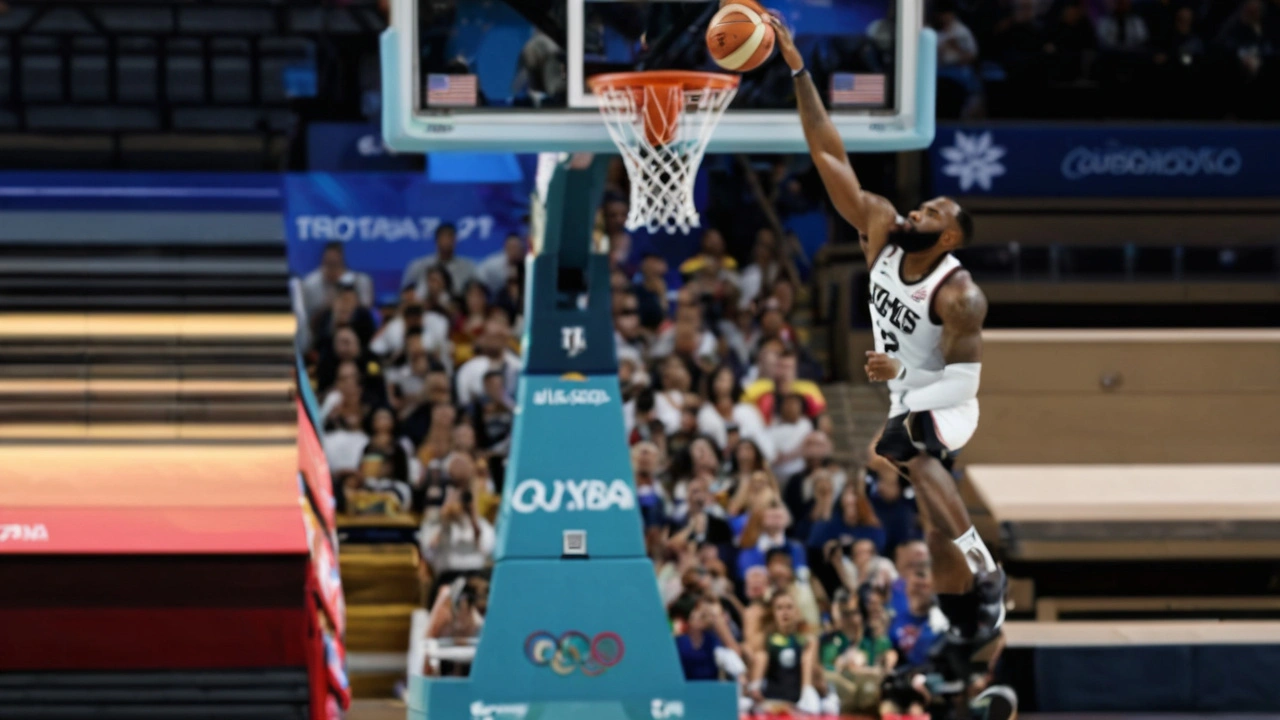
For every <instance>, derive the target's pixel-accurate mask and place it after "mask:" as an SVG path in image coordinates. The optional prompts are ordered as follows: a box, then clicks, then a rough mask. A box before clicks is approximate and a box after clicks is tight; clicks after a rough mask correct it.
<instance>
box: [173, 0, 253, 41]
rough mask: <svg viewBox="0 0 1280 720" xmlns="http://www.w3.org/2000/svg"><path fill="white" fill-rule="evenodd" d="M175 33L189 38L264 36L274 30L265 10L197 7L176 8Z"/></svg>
mask: <svg viewBox="0 0 1280 720" xmlns="http://www.w3.org/2000/svg"><path fill="white" fill-rule="evenodd" d="M178 30H179V31H180V32H183V33H187V34H192V35H229V34H232V33H235V34H244V35H267V34H270V33H272V32H274V31H275V20H274V18H273V17H272V13H271V10H269V9H267V8H265V7H262V8H254V7H210V6H207V5H204V6H202V5H197V6H194V7H182V8H179V9H178Z"/></svg>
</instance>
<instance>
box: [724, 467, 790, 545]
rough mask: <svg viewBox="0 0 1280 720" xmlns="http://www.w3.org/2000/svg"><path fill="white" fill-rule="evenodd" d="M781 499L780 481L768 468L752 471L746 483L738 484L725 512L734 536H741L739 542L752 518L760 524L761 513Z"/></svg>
mask: <svg viewBox="0 0 1280 720" xmlns="http://www.w3.org/2000/svg"><path fill="white" fill-rule="evenodd" d="M781 499H782V496H781V494H780V493H779V492H778V481H777V479H776V478H775V477H774V475H773V472H772V471H771V470H769V469H768V468H765V469H764V470H757V471H756V472H753V473H751V477H749V478H748V479H747V481H746V482H745V483H739V484H738V489H737V491H736V492H735V493H734V495H733V497H732V498H730V499H729V504H728V505H727V506H726V508H725V513H726V514H727V515H728V516H729V527H731V528H732V529H733V532H734V536H735V537H737V538H739V542H741V539H742V535H743V533H745V532H746V529H747V525H748V524H750V523H751V520H752V519H753V518H755V519H756V520H757V522H756V524H757V525H758V522H759V516H760V515H759V514H760V513H762V512H764V510H765V508H767V507H769V506H770V505H772V504H775V503H779V502H780V501H781Z"/></svg>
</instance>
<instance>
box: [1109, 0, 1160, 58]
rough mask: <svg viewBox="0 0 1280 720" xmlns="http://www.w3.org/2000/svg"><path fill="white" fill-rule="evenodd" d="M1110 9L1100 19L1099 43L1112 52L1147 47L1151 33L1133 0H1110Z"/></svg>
mask: <svg viewBox="0 0 1280 720" xmlns="http://www.w3.org/2000/svg"><path fill="white" fill-rule="evenodd" d="M1108 4H1109V6H1110V10H1109V12H1107V14H1106V15H1103V16H1102V17H1101V18H1099V19H1098V25H1097V29H1098V45H1099V46H1100V47H1101V48H1102V49H1103V50H1109V51H1112V52H1127V53H1135V52H1142V51H1145V50H1146V49H1147V43H1148V41H1149V40H1150V36H1151V34H1150V33H1149V32H1148V31H1147V23H1146V22H1145V21H1144V20H1143V19H1142V16H1141V15H1138V14H1137V13H1135V12H1133V3H1132V2H1131V0H1110V1H1109V3H1108Z"/></svg>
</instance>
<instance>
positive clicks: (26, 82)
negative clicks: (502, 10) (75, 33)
mask: <svg viewBox="0 0 1280 720" xmlns="http://www.w3.org/2000/svg"><path fill="white" fill-rule="evenodd" d="M21 45H22V59H21V60H20V62H21V63H22V97H23V100H25V101H27V102H35V103H40V102H62V100H63V87H62V70H63V67H62V55H61V53H60V51H59V47H58V40H57V39H56V38H51V37H46V36H39V35H36V36H27V37H24V38H22V44H21Z"/></svg>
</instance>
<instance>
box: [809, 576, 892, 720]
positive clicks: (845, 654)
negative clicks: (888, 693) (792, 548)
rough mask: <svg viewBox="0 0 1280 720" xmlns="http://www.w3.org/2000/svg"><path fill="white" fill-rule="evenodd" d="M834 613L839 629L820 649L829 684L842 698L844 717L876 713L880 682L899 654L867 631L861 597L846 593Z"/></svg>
mask: <svg viewBox="0 0 1280 720" xmlns="http://www.w3.org/2000/svg"><path fill="white" fill-rule="evenodd" d="M831 614H832V620H833V622H834V623H835V629H833V630H831V631H830V632H828V633H826V634H825V635H823V636H822V638H821V639H820V640H819V649H818V662H819V664H821V666H822V670H823V673H824V675H825V676H826V680H827V683H828V684H829V685H830V686H831V687H832V688H834V689H835V692H836V694H837V696H839V698H840V712H841V713H842V714H846V715H863V714H874V713H875V711H876V708H877V707H878V706H879V704H880V683H881V681H883V680H884V676H885V672H886V671H887V670H890V669H892V668H893V666H894V664H896V661H897V654H896V653H895V652H894V650H893V645H892V644H891V643H890V642H889V638H888V637H887V636H885V635H883V634H881V635H878V636H877V635H872V634H871V633H869V632H867V631H866V630H865V627H864V626H865V620H864V617H863V612H862V608H861V607H860V606H859V603H858V596H857V595H855V594H852V593H849V592H848V591H845V590H842V591H841V592H840V593H839V594H838V595H837V596H836V598H835V599H834V601H833V603H832V606H831Z"/></svg>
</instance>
